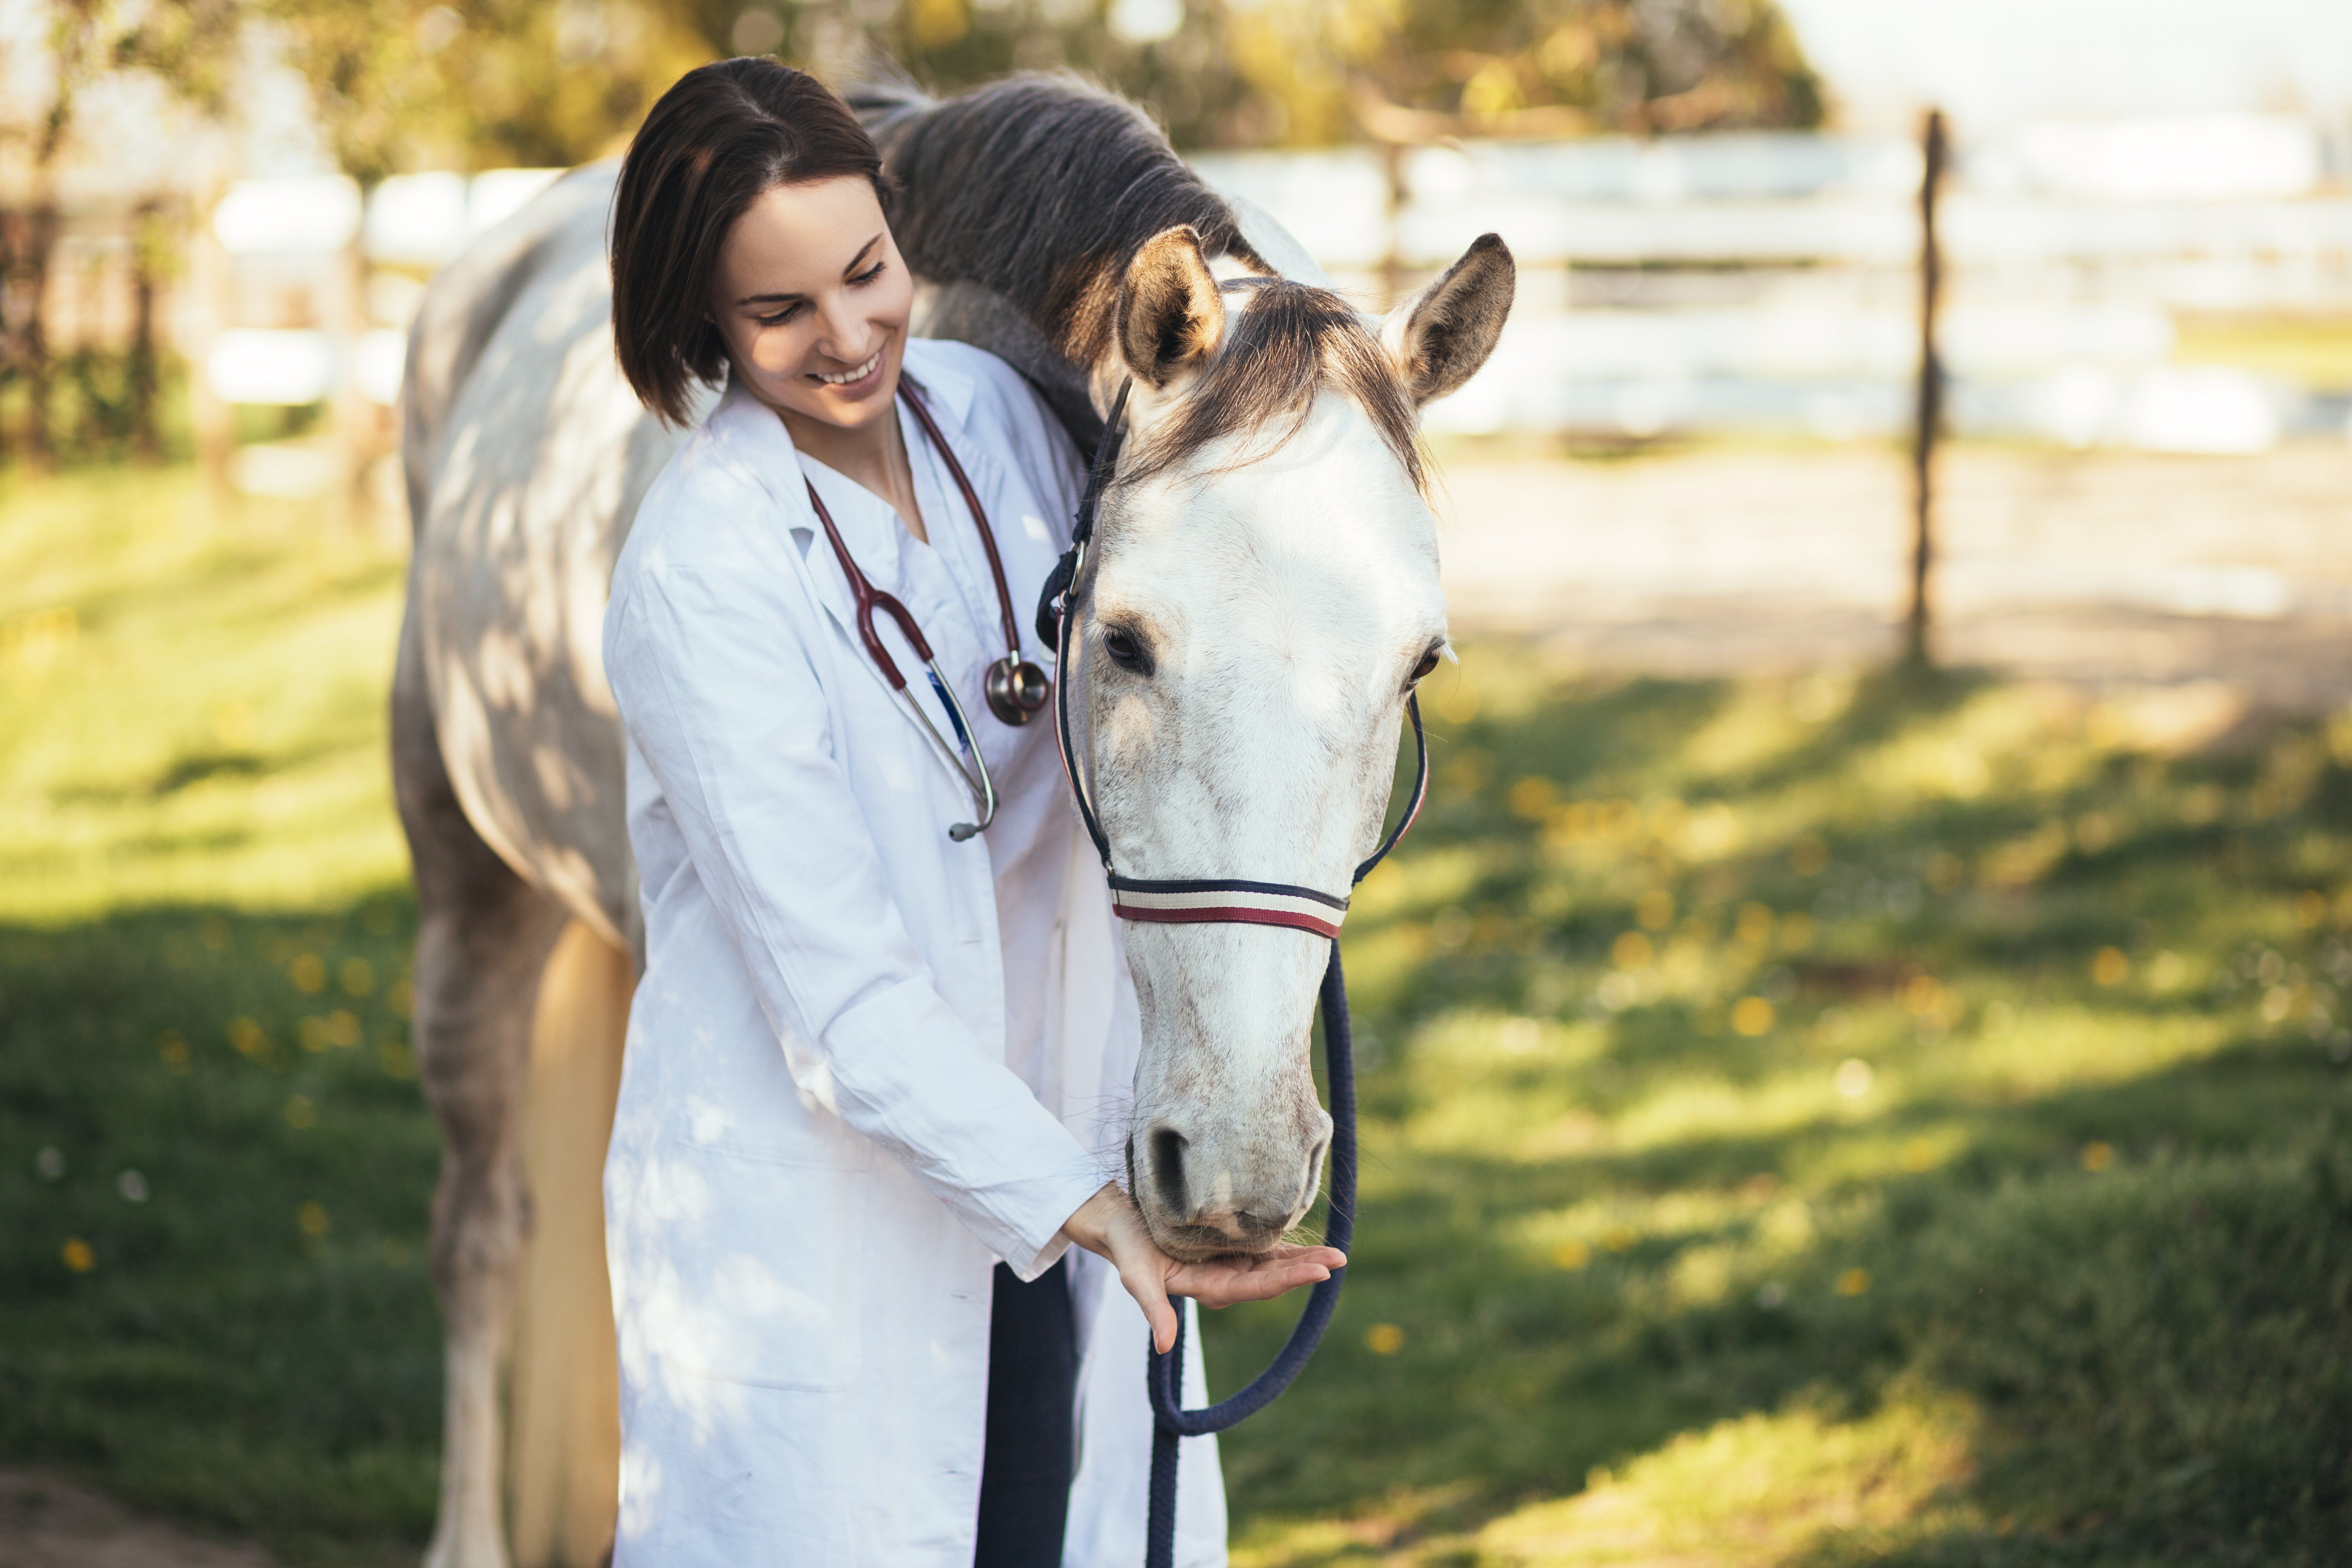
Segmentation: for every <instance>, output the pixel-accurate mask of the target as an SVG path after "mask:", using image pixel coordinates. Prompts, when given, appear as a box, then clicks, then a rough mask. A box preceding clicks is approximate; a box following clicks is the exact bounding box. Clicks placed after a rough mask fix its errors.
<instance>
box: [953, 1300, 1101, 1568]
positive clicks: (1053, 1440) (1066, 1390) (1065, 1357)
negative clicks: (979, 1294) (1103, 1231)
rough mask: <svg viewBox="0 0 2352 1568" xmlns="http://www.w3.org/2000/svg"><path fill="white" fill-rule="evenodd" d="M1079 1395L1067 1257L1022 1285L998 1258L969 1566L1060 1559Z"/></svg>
mask: <svg viewBox="0 0 2352 1568" xmlns="http://www.w3.org/2000/svg"><path fill="white" fill-rule="evenodd" d="M1077 1396H1078V1332H1077V1321H1076V1317H1075V1316H1074V1315H1073V1313H1072V1311H1071V1309H1070V1271H1069V1263H1068V1259H1066V1258H1065V1259H1063V1260H1062V1261H1060V1262H1057V1263H1055V1265H1054V1267H1053V1268H1049V1269H1047V1270H1046V1271H1045V1273H1044V1274H1042V1275H1040V1276H1038V1277H1037V1279H1035V1280H1034V1281H1032V1282H1031V1283H1029V1284H1026V1285H1024V1284H1023V1283H1021V1281H1020V1279H1018V1278H1016V1277H1015V1276H1014V1274H1013V1270H1012V1269H1010V1268H1006V1267H1005V1266H1004V1265H1003V1264H1002V1263H1000V1264H998V1265H997V1266H996V1296H995V1304H994V1309H993V1312H992V1316H991V1317H990V1319H989V1323H988V1448H987V1452H986V1454H985V1456H984V1457H983V1458H982V1461H981V1467H980V1540H979V1543H978V1544H977V1545H976V1546H975V1547H974V1549H973V1552H972V1558H971V1560H972V1568H1059V1564H1060V1563H1061V1561H1062V1529H1063V1526H1064V1525H1065V1524H1066V1522H1067V1521H1068V1520H1069V1516H1070V1481H1071V1479H1072V1478H1073V1477H1074V1476H1075V1475H1076V1468H1077V1452H1078V1442H1077V1436H1078V1435H1077V1426H1076V1405H1077Z"/></svg>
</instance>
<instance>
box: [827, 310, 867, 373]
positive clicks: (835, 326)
mask: <svg viewBox="0 0 2352 1568" xmlns="http://www.w3.org/2000/svg"><path fill="white" fill-rule="evenodd" d="M817 320H818V321H819V323H820V324H821V325H822V326H823V327H824V332H823V334H822V335H821V336H820V337H819V338H818V339H817V347H818V349H819V350H821V351H822V352H823V353H825V354H827V355H829V356H830V357H832V358H834V359H836V360H839V361H840V362H841V363H843V364H845V365H851V364H863V363H866V359H867V358H868V357H869V356H870V355H872V353H874V341H873V340H874V337H875V333H874V331H873V328H872V323H871V322H869V321H866V317H865V315H864V314H863V313H862V312H860V311H858V310H854V309H852V308H851V306H850V303H849V301H848V300H845V299H842V298H841V297H840V296H838V295H835V297H834V298H832V299H830V300H826V301H824V303H822V304H820V305H819V306H818V307H817Z"/></svg>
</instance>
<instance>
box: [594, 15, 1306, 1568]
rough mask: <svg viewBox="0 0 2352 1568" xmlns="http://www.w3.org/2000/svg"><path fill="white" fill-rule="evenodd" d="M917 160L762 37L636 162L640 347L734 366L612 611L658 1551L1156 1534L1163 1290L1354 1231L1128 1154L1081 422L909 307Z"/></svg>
mask: <svg viewBox="0 0 2352 1568" xmlns="http://www.w3.org/2000/svg"><path fill="white" fill-rule="evenodd" d="M887 197H888V190H887V183H886V181H885V178H884V176H883V174H882V172H881V162H880V159H879V157H878V155H877V153H876V151H875V148H874V145H873V143H872V142H870V141H869V140H868V139H867V137H866V134H865V132H863V131H862V130H861V129H860V128H859V126H858V124H857V122H856V119H855V117H854V116H853V115H852V114H851V113H850V112H849V110H847V109H846V108H845V106H844V105H843V104H842V103H841V102H840V101H839V100H837V99H835V97H834V96H833V95H832V94H831V93H829V92H827V91H826V90H825V89H824V88H823V87H822V86H821V85H819V84H818V83H817V82H816V81H815V80H814V79H812V78H810V77H807V76H805V75H803V74H802V73H800V72H797V71H793V70H791V69H788V68H785V67H782V66H781V65H778V64H776V63H774V62H772V61H769V60H759V59H738V60H729V61H726V62H723V63H720V64H717V65H711V66H706V67H703V68H700V69H698V70H696V71H693V72H691V73H689V74H688V76H687V77H685V78H684V79H682V80H680V81H679V82H678V84H677V86H676V87H674V88H672V89H670V91H669V92H668V93H667V95H665V96H664V98H663V99H662V100H661V101H660V103H658V104H657V105H656V106H655V108H654V110H653V112H652V114H651V115H650V116H649V117H648V118H647V120H646V124H645V127H644V129H643V130H642V131H640V132H639V133H638V135H637V138H636V140H635V142H634V144H633V145H632V146H631V148H630V150H629V153H628V156H627V159H626V161H625V163H624V165H623V169H622V174H621V179H620V184H619V188H618V191H617V194H616V195H615V197H614V215H613V226H612V266H613V298H614V306H613V323H614V342H615V346H616V349H617V352H618V354H619V357H620V362H621V367H622V369H623V371H624V373H625V374H626V375H627V377H628V379H629V383H630V384H631V385H632V386H633V387H634V388H635V390H636V392H637V394H638V395H639V396H640V397H641V398H643V399H644V401H645V403H646V405H647V406H648V407H649V408H651V409H652V410H653V411H654V412H655V413H656V414H657V415H659V416H661V417H662V418H663V419H665V420H667V421H668V422H670V423H673V424H686V423H688V421H689V420H690V419H691V418H692V408H693V405H694V402H695V395H696V388H697V384H698V383H699V384H717V383H722V382H723V384H724V385H725V388H726V390H725V392H724V395H722V396H721V397H720V398H719V401H718V404H717V405H716V406H715V407H714V408H712V409H711V410H710V412H709V415H708V416H707V417H706V418H705V419H704V420H703V421H702V423H701V424H700V425H699V426H698V428H696V429H695V431H694V433H693V434H692V436H691V437H689V438H688V441H687V442H686V444H685V445H684V446H683V447H681V448H680V449H679V451H678V452H677V456H676V457H675V458H672V460H671V461H670V463H669V465H668V467H667V468H665V469H664V470H663V472H662V475H661V477H660V478H659V479H657V480H656V483H655V485H654V487H653V489H652V490H651V492H650V493H649V494H648V495H647V496H646V500H645V503H644V505H643V506H642V507H641V509H640V510H639V511H638V513H637V519H636V522H635V528H634V531H632V533H631V535H630V538H629V542H628V545H627V547H626V549H625V551H624V552H623V553H622V556H621V559H620V562H619V563H618V565H617V567H616V568H615V571H614V579H613V596H612V603H611V607H610V609H609V610H608V612H607V614H606V617H605V626H604V660H605V668H606V671H607V674H608V676H609V679H610V680H611V683H612V687H613V690H614V696H615V697H616V699H617V700H618V703H619V707H620V712H621V717H622V721H623V722H624V724H625V728H626V730H627V732H628V741H629V746H628V770H629V771H628V815H629V830H630V837H631V842H632V845H633V847H634V848H635V854H636V860H637V866H638V869H639V875H640V878H641V880H642V893H641V896H642V898H643V900H644V906H645V915H646V969H645V973H644V976H643V978H642V980H641V981H640V983H639V984H638V988H637V993H636V1001H635V1005H634V1008H633V1010H632V1014H631V1017H630V1026H629V1042H628V1053H627V1059H626V1065H625V1070H624V1073H623V1079H622V1086H621V1100H620V1107H619V1111H618V1114H617V1116H616V1118H615V1121H614V1133H613V1142H612V1149H611V1154H610V1157H609V1160H608V1163H607V1166H606V1173H605V1196H606V1210H607V1215H608V1224H609V1229H610V1256H611V1260H612V1270H613V1288H614V1308H615V1312H616V1315H617V1318H618V1322H619V1328H620V1336H621V1357H622V1426H623V1444H624V1452H623V1461H622V1504H621V1521H620V1527H619V1541H618V1545H617V1552H616V1559H615V1560H616V1562H617V1563H620V1564H622V1565H623V1568H628V1565H630V1564H659V1565H660V1568H689V1565H694V1564H702V1563H709V1564H714V1565H716V1564H722V1563H723V1564H726V1565H728V1568H737V1565H739V1564H743V1563H793V1564H798V1563H825V1564H833V1563H875V1564H885V1563H887V1564H892V1565H897V1564H908V1563H937V1564H941V1565H948V1564H953V1565H956V1568H961V1564H964V1563H980V1564H986V1565H997V1564H1003V1565H1008V1568H1011V1565H1019V1568H1031V1565H1037V1568H1043V1565H1048V1564H1054V1563H1061V1562H1063V1561H1064V1560H1065V1542H1067V1560H1068V1561H1070V1562H1072V1563H1089V1564H1091V1563H1096V1562H1102V1563H1112V1562H1117V1563H1119V1564H1120V1565H1121V1568H1125V1565H1126V1564H1127V1563H1131V1562H1133V1561H1135V1560H1136V1558H1137V1554H1138V1553H1139V1552H1140V1549H1141V1531H1142V1517H1143V1508H1144V1488H1145V1483H1146V1479H1147V1471H1148V1463H1147V1454H1148V1445H1149V1435H1150V1429H1149V1423H1150V1417H1149V1415H1148V1413H1147V1411H1146V1407H1145V1405H1144V1403H1143V1396H1142V1389H1141V1384H1142V1376H1141V1373H1142V1359H1143V1358H1142V1356H1141V1354H1140V1352H1141V1342H1142V1339H1143V1330H1144V1328H1145V1326H1146V1324H1147V1323H1148V1324H1149V1328H1150V1333H1151V1334H1152V1335H1153V1336H1154V1337H1155V1338H1156V1340H1157V1341H1158V1342H1159V1343H1160V1345H1162V1346H1163V1347H1164V1346H1165V1345H1167V1344H1168V1343H1169V1342H1170V1341H1171V1338H1172V1336H1173V1333H1174V1329H1175V1321H1176V1320H1175V1315H1174V1311H1173V1310H1171V1306H1170V1302H1169V1297H1170V1296H1171V1294H1177V1295H1183V1296H1190V1297H1192V1298H1194V1299H1196V1300H1202V1301H1205V1302H1208V1303H1209V1304H1211V1305H1223V1304H1224V1303H1226V1302H1229V1301H1236V1300H1261V1299H1265V1298H1266V1297H1270V1296H1274V1295H1278V1294H1280V1293H1281V1292H1283V1291H1285V1290H1287V1289H1293V1288H1295V1287H1297V1286H1298V1285H1301V1284H1307V1283H1309V1282H1312V1281H1314V1280H1317V1279H1323V1278H1326V1277H1327V1276H1328V1270H1329V1269H1330V1268H1334V1267H1337V1266H1338V1265H1339V1263H1340V1262H1342V1261H1343V1259H1342V1258H1340V1256H1339V1254H1338V1253H1336V1252H1333V1251H1331V1250H1330V1249H1328V1248H1301V1247H1286V1248H1283V1249H1281V1250H1280V1251H1278V1252H1276V1254H1274V1255H1272V1256H1270V1257H1267V1258H1259V1259H1255V1260H1251V1261H1247V1262H1242V1261H1236V1262H1234V1263H1230V1264H1209V1265H1191V1266H1185V1265H1179V1264H1177V1263H1175V1262H1174V1261H1173V1260H1171V1258H1168V1257H1167V1256H1166V1255H1164V1254H1162V1253H1161V1252H1160V1250H1159V1249H1158V1248H1157V1247H1154V1246H1153V1245H1152V1242H1151V1239H1150V1236H1149V1234H1148V1233H1147V1232H1146V1230H1145V1228H1144V1226H1143V1225H1142V1222H1141V1220H1140V1219H1139V1216H1138V1215H1136V1213H1135V1211H1134V1208H1133V1206H1132V1205H1131V1204H1130V1203H1129V1200H1128V1198H1127V1196H1126V1194H1124V1193H1122V1192H1121V1190H1120V1189H1119V1188H1118V1185H1117V1184H1115V1183H1113V1182H1111V1181H1109V1180H1108V1173H1109V1169H1111V1168H1115V1165H1116V1158H1117V1157H1116V1154H1115V1153H1113V1154H1111V1155H1110V1156H1109V1158H1108V1160H1107V1159H1106V1158H1105V1155H1104V1153H1103V1152H1102V1151H1104V1150H1115V1149H1116V1147H1117V1142H1118V1129H1117V1128H1116V1127H1111V1126H1106V1125H1103V1124H1102V1122H1103V1118H1102V1115H1101V1112H1100V1108H1101V1107H1102V1106H1103V1105H1105V1104H1106V1103H1113V1104H1115V1103H1117V1101H1118V1100H1119V1099H1120V1098H1121V1097H1122V1096H1123V1093H1124V1090H1125V1088H1126V1080H1127V1079H1128V1078H1129V1076H1130V1074H1131V1071H1132V1066H1133V1061H1134V1056H1135V1050H1136V1014H1135V1003H1134V998H1133V994H1132V991H1131V989H1130V986H1129V981H1128V979H1127V976H1126V973H1125V965H1124V963H1123V961H1122V960H1120V958H1119V957H1118V943H1117V938H1116V936H1115V934H1114V930H1113V925H1112V921H1111V916H1110V913H1109V908H1108V899H1107V895H1106V893H1105V891H1104V889H1103V884H1102V879H1101V874H1100V871H1099V869H1098V868H1097V867H1096V866H1095V865H1094V863H1093V860H1092V857H1091V856H1089V855H1087V854H1086V853H1083V852H1082V851H1081V839H1080V837H1079V834H1078V830H1077V825H1076V818H1075V816H1074V814H1073V813H1072V811H1071V809H1070V807H1069V805H1068V804H1067V801H1066V795H1065V793H1064V789H1065V786H1064V783H1063V779H1062V775H1061V771H1060V763H1059V761H1058V758H1057V756H1056V754H1055V745H1054V739H1053V735H1052V726H1051V723H1050V721H1039V722H1028V720H1029V719H1030V718H1031V716H1032V714H1033V713H1034V711H1035V710H1036V709H1037V707H1038V706H1039V705H1040V704H1041V701H1042V697H1043V693H1044V690H1045V681H1046V679H1047V678H1048V673H1049V671H1050V668H1051V659H1052V654H1051V650H1048V649H1045V648H1042V647H1036V646H1035V645H1034V637H1026V638H1024V632H1023V630H1022V628H1023V626H1024V625H1025V623H1026V620H1027V617H1026V616H1024V615H1022V614H1020V613H1019V607H1020V606H1023V605H1031V604H1034V601H1035V598H1036V595H1037V590H1038V586H1039V584H1040V583H1041V582H1042V581H1043V579H1044V577H1045V574H1046V573H1047V571H1048V570H1049V569H1050V568H1051V566H1052V564H1053V562H1054V560H1055V557H1056V555H1057V554H1058V553H1059V552H1060V551H1061V550H1062V549H1063V547H1064V545H1065V544H1066V539H1067V530H1068V521H1067V520H1068V519H1069V517H1070V515H1071V511H1072V509H1073V506H1074V503H1075V501H1076V491H1077V489H1078V486H1079V482H1080V479H1081V474H1080V472H1079V465H1078V462H1077V458H1076V454H1075V452H1074V451H1073V450H1072V448H1071V447H1070V444H1069V442H1068V439H1067V438H1066V436H1065V435H1064V434H1063V433H1062V431H1061V430H1060V428H1059V427H1058V426H1056V425H1055V421H1054V420H1053V418H1052V417H1051V416H1049V414H1048V413H1047V412H1046V410H1045V406H1044V405H1043V404H1042V403H1040V401H1039V400H1038V399H1037V398H1036V396H1035V395H1034V394H1033V393H1032V392H1031V391H1030V389H1029V387H1028V385H1027V384H1026V383H1025V382H1024V381H1023V380H1022V379H1021V377H1020V376H1019V375H1017V374H1014V373H1013V371H1012V370H1011V369H1010V368H1009V367H1007V366H1006V365H1004V364H1003V363H1001V362H999V361H997V360H995V359H993V358H992V357H991V356H989V355H988V354H985V353H982V352H980V351H978V350H976V349H972V348H970V347H967V346H964V345H961V344H954V343H945V342H916V341H910V340H909V338H908V331H907V322H908V314H909V311H910V310H911V306H912V300H913V289H912V287H911V280H910V279H909V278H908V274H907V270H906V267H905V265H904V263H903V262H902V261H901V260H900V258H899V256H898V250H897V247H895V246H894V245H893V243H892V241H891V237H890V230H889V225H888V222H887V205H888V204H887ZM902 609H903V614H902V613H901V611H902ZM861 611H863V614H861ZM924 648H928V655H926V654H925V653H924V652H923V651H922V650H923V649H924ZM992 686H993V688H994V689H993V690H992V689H991V688H992ZM1074 1245H1075V1246H1076V1247H1078V1248H1080V1249H1082V1252H1081V1254H1079V1255H1078V1256H1079V1258H1080V1259H1081V1260H1082V1263H1083V1264H1084V1266H1082V1267H1078V1268H1073V1265H1072V1259H1071V1258H1069V1257H1066V1253H1068V1252H1069V1249H1070V1248H1071V1247H1073V1246H1074ZM1095 1259H1100V1260H1102V1261H1101V1262H1095V1261H1093V1260H1095ZM1106 1264H1107V1265H1108V1267H1106V1266H1105V1265H1106ZM1114 1279H1115V1280H1116V1282H1117V1284H1118V1285H1119V1286H1123V1287H1124V1294H1121V1293H1120V1292H1119V1291H1118V1290H1117V1289H1112V1288H1111V1282H1112V1281H1113V1280H1114ZM1194 1361H1195V1364H1196V1365H1197V1358H1194ZM1194 1382H1195V1384H1196V1387H1195V1389H1194V1391H1193V1395H1192V1396H1193V1398H1194V1399H1195V1400H1197V1399H1199V1398H1200V1397H1201V1390H1200V1389H1199V1388H1198V1386H1197V1384H1198V1378H1197V1376H1196V1378H1195V1379H1194ZM1080 1425H1082V1426H1083V1428H1084V1433H1083V1436H1084V1442H1083V1444H1081V1443H1080V1442H1079V1441H1078V1436H1079V1433H1078V1431H1077V1427H1078V1426H1080ZM1188 1447H1199V1445H1188ZM1203 1461H1205V1463H1203ZM1196 1470H1206V1471H1208V1472H1209V1473H1205V1474H1198V1473H1195V1472H1196ZM1074 1476H1075V1477H1076V1487H1075V1490H1074V1487H1073V1479H1074ZM1187 1476H1188V1485H1187V1488H1186V1490H1185V1493H1184V1499H1185V1503H1186V1506H1187V1507H1188V1509H1190V1510H1192V1511H1191V1513H1190V1516H1189V1517H1188V1518H1187V1519H1186V1520H1185V1521H1181V1523H1182V1526H1183V1531H1184V1533H1185V1534H1186V1536H1187V1537H1188V1542H1189V1546H1188V1550H1187V1551H1186V1552H1185V1554H1184V1555H1185V1560H1187V1561H1191V1562H1213V1561H1220V1560H1222V1556H1223V1541H1222V1534H1223V1501H1222V1494H1221V1492H1219V1491H1218V1490H1217V1489H1216V1486H1215V1479H1214V1476H1213V1450H1211V1451H1208V1452H1206V1453H1203V1454H1202V1455H1198V1456H1193V1457H1192V1459H1191V1462H1189V1463H1188V1465H1187Z"/></svg>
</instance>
